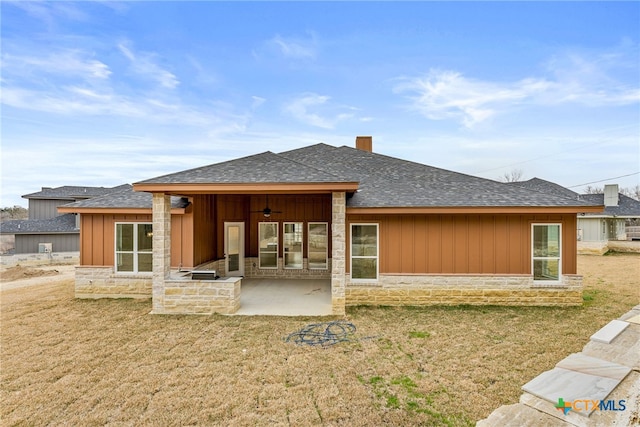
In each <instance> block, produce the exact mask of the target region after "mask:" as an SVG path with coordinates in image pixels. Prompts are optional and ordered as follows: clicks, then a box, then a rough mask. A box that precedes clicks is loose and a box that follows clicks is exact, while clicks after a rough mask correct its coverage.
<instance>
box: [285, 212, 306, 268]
mask: <svg viewBox="0 0 640 427" xmlns="http://www.w3.org/2000/svg"><path fill="white" fill-rule="evenodd" d="M303 226H304V225H303V223H301V222H285V223H284V241H283V246H284V268H302V234H303Z"/></svg>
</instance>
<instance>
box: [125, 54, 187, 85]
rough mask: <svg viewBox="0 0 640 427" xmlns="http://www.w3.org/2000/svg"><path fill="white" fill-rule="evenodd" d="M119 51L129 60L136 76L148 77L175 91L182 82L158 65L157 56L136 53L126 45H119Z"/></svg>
mask: <svg viewBox="0 0 640 427" xmlns="http://www.w3.org/2000/svg"><path fill="white" fill-rule="evenodd" d="M118 49H120V52H122V54H123V55H124V56H125V57H127V59H129V61H130V62H131V68H132V70H133V71H134V72H135V73H136V74H140V75H141V76H143V77H148V78H150V79H152V80H155V81H157V82H158V83H160V85H161V86H163V87H165V88H168V89H175V88H176V87H177V86H178V85H179V84H180V81H179V80H178V78H177V77H176V76H175V74H173V73H171V72H169V71H167V70H165V69H163V68H162V67H160V66H159V65H158V64H156V62H155V60H156V55H155V54H152V53H147V52H143V53H137V54H136V53H134V52H133V50H132V49H131V48H129V47H128V46H126V44H125V43H119V44H118Z"/></svg>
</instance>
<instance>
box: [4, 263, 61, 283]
mask: <svg viewBox="0 0 640 427" xmlns="http://www.w3.org/2000/svg"><path fill="white" fill-rule="evenodd" d="M58 274H60V271H58V270H57V269H55V268H54V269H47V270H44V269H41V268H36V267H23V266H21V265H16V266H15V267H9V268H7V269H3V270H2V271H1V272H0V282H13V281H14V280H21V279H31V278H34V277H43V276H56V275H58Z"/></svg>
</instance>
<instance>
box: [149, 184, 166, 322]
mask: <svg viewBox="0 0 640 427" xmlns="http://www.w3.org/2000/svg"><path fill="white" fill-rule="evenodd" d="M170 272H171V196H168V195H166V194H163V193H153V282H152V297H153V309H152V311H151V313H153V314H162V313H165V309H164V286H165V279H167V278H168V277H169V273H170Z"/></svg>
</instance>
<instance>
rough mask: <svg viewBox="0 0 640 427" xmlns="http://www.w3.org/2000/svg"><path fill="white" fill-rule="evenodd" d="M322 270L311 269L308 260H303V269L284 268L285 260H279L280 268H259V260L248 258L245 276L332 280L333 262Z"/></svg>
mask: <svg viewBox="0 0 640 427" xmlns="http://www.w3.org/2000/svg"><path fill="white" fill-rule="evenodd" d="M328 264H329V265H328V267H327V268H326V269H322V270H315V269H309V262H308V260H307V258H305V259H303V260H302V268H300V269H297V268H296V269H290V268H284V259H283V258H278V268H258V265H259V264H258V258H253V257H247V258H245V262H244V275H245V277H247V278H252V279H262V278H264V279H331V260H328Z"/></svg>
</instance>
